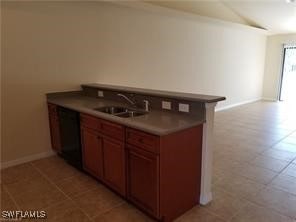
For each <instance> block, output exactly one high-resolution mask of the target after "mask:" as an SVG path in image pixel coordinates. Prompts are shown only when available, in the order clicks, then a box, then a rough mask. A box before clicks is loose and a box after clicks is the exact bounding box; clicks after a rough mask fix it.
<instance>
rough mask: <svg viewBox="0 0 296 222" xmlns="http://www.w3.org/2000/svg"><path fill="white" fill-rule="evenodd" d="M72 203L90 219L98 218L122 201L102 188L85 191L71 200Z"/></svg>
mask: <svg viewBox="0 0 296 222" xmlns="http://www.w3.org/2000/svg"><path fill="white" fill-rule="evenodd" d="M73 201H74V202H75V203H76V204H77V205H78V206H79V207H80V208H81V209H82V210H83V211H84V212H85V213H86V214H87V215H88V216H89V217H91V218H93V217H95V216H99V215H101V214H102V213H105V212H107V211H109V210H111V209H113V208H115V207H117V206H119V205H120V204H122V203H123V202H124V201H123V199H121V198H120V197H119V196H117V195H116V194H115V193H113V192H111V191H110V190H108V189H107V188H105V187H104V186H99V187H98V188H97V189H95V190H90V191H87V192H85V193H83V194H81V195H78V196H76V197H74V198H73Z"/></svg>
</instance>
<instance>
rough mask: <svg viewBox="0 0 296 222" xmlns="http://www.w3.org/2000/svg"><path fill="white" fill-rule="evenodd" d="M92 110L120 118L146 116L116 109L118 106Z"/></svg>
mask: <svg viewBox="0 0 296 222" xmlns="http://www.w3.org/2000/svg"><path fill="white" fill-rule="evenodd" d="M94 110H96V111H99V112H103V113H108V114H111V115H114V116H118V117H122V118H130V117H136V116H142V115H145V114H147V112H144V111H139V110H132V109H128V108H125V107H118V106H104V107H99V108H94Z"/></svg>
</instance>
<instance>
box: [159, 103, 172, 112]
mask: <svg viewBox="0 0 296 222" xmlns="http://www.w3.org/2000/svg"><path fill="white" fill-rule="evenodd" d="M161 107H162V108H163V109H169V110H171V109H172V103H171V102H168V101H162V103H161Z"/></svg>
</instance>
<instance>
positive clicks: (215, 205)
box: [205, 189, 249, 221]
mask: <svg viewBox="0 0 296 222" xmlns="http://www.w3.org/2000/svg"><path fill="white" fill-rule="evenodd" d="M247 203H249V202H248V201H247V200H245V199H241V198H238V197H236V196H233V195H231V194H229V193H227V192H225V191H223V190H221V189H214V190H213V200H212V202H210V203H209V204H208V205H206V206H205V207H206V209H207V210H209V211H210V212H213V213H214V214H216V215H218V216H219V217H221V218H223V219H224V220H226V221H227V220H229V219H230V218H232V217H233V216H234V215H235V214H237V213H238V211H239V210H240V209H241V208H242V207H244V206H245V205H246V204H247Z"/></svg>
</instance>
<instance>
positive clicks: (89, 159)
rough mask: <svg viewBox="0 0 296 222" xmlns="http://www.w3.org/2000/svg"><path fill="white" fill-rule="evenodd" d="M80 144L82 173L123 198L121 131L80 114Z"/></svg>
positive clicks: (122, 129) (99, 120)
mask: <svg viewBox="0 0 296 222" xmlns="http://www.w3.org/2000/svg"><path fill="white" fill-rule="evenodd" d="M113 133H114V137H111V135H113ZM81 141H82V154H83V168H84V170H85V171H87V172H88V173H90V174H91V175H93V176H95V177H96V178H98V179H100V180H101V181H102V182H104V183H105V184H107V185H108V186H109V187H111V188H112V189H113V190H115V191H117V192H118V193H119V194H121V195H123V196H125V194H126V182H125V181H126V180H125V178H126V175H125V174H126V173H125V172H126V170H125V148H124V127H123V126H121V125H119V124H115V123H111V122H109V121H106V120H101V119H99V118H95V117H92V116H89V115H86V114H81Z"/></svg>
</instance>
